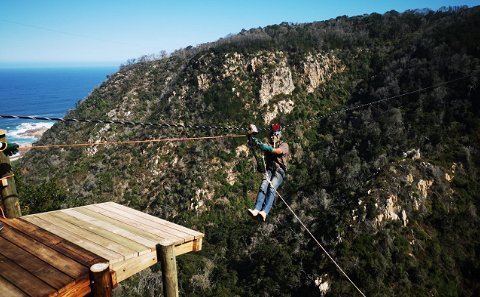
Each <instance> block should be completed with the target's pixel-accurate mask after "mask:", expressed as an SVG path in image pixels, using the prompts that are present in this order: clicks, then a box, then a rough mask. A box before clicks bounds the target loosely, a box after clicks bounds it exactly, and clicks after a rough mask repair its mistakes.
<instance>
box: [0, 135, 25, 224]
mask: <svg viewBox="0 0 480 297" xmlns="http://www.w3.org/2000/svg"><path fill="white" fill-rule="evenodd" d="M0 142H1V143H6V142H7V138H6V131H5V130H3V129H0ZM0 178H1V179H2V180H1V181H2V182H1V183H0V188H1V192H0V194H1V196H2V202H3V206H4V207H5V214H6V215H7V217H8V218H18V217H21V216H22V212H21V210H20V203H19V202H18V193H17V188H16V187H15V179H14V177H13V172H12V166H11V165H10V159H9V158H8V157H7V156H6V155H5V154H4V153H3V152H0Z"/></svg>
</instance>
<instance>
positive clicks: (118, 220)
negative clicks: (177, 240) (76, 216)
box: [75, 207, 168, 244]
mask: <svg viewBox="0 0 480 297" xmlns="http://www.w3.org/2000/svg"><path fill="white" fill-rule="evenodd" d="M75 211H77V212H80V213H82V214H85V215H88V216H91V217H94V218H97V219H99V220H102V221H104V222H108V223H109V224H112V225H114V226H117V227H118V228H121V229H123V230H127V231H128V232H132V233H134V234H136V235H138V236H141V237H143V238H146V239H148V240H151V241H153V242H155V244H157V243H159V242H162V241H165V240H168V239H167V238H168V237H166V236H163V237H162V236H159V235H157V234H152V233H149V232H147V231H145V230H144V229H141V228H138V227H134V226H132V225H129V224H126V223H124V222H123V221H122V219H124V218H123V217H121V216H117V215H115V214H113V215H112V214H108V213H104V212H103V210H102V212H98V211H94V210H91V209H88V208H86V207H82V208H76V209H75Z"/></svg>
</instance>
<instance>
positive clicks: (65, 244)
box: [3, 219, 106, 267]
mask: <svg viewBox="0 0 480 297" xmlns="http://www.w3.org/2000/svg"><path fill="white" fill-rule="evenodd" d="M3 223H4V224H5V225H7V226H9V227H11V228H15V229H16V230H17V231H18V232H22V233H23V234H26V235H27V234H28V236H29V237H31V238H33V239H34V240H37V241H40V242H42V243H43V244H45V245H46V246H48V247H50V248H52V249H54V250H56V251H57V252H59V253H62V254H64V255H66V256H68V257H69V258H71V259H73V260H75V261H76V262H78V263H80V264H82V265H84V266H86V267H90V266H92V265H93V264H95V263H99V262H106V261H105V259H104V258H101V257H100V256H98V255H96V254H94V253H92V252H90V251H87V250H86V249H84V248H82V247H80V246H77V245H73V244H72V243H70V242H69V241H66V240H65V239H63V238H61V237H59V236H57V235H55V234H53V233H50V232H48V231H47V230H44V229H42V228H40V227H38V226H36V225H34V224H32V223H30V222H27V221H25V220H23V219H8V220H3Z"/></svg>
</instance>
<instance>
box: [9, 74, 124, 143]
mask: <svg viewBox="0 0 480 297" xmlns="http://www.w3.org/2000/svg"><path fill="white" fill-rule="evenodd" d="M116 71H118V67H92V68H90V67H78V68H18V69H17V68H12V69H1V68H0V115H26V116H41V117H64V116H65V114H66V112H67V111H68V110H70V109H73V108H74V107H75V104H76V103H77V102H78V101H80V100H82V99H84V98H86V97H87V96H88V95H89V94H90V93H91V91H93V89H94V88H95V87H96V86H99V85H100V84H101V83H102V82H103V81H105V80H106V79H107V75H109V74H113V73H115V72H116ZM54 123H55V122H47V121H32V120H16V119H3V118H0V129H5V130H7V140H8V141H9V142H15V143H18V144H20V145H26V144H32V143H34V142H35V141H37V140H38V139H37V137H38V136H37V137H35V136H34V135H31V134H32V133H29V132H31V131H32V130H37V129H39V130H42V129H40V128H42V127H45V128H50V127H51V126H52V125H53V124H54Z"/></svg>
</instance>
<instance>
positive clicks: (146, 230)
mask: <svg viewBox="0 0 480 297" xmlns="http://www.w3.org/2000/svg"><path fill="white" fill-rule="evenodd" d="M80 209H89V210H93V211H94V212H97V213H99V214H101V215H102V216H106V217H109V218H112V219H115V220H117V221H119V222H122V224H123V225H124V226H126V225H128V226H131V227H134V228H136V229H137V230H139V231H138V232H141V233H143V234H144V235H145V234H152V235H155V236H157V237H159V238H160V240H159V242H169V243H170V244H181V243H183V242H185V239H184V238H182V237H178V236H174V235H172V234H170V233H166V232H164V231H163V230H159V229H154V228H152V227H149V226H146V225H145V224H142V223H141V222H137V221H135V220H131V219H129V218H128V217H125V216H123V215H122V214H118V213H116V212H112V211H109V210H105V209H104V208H101V207H97V206H96V205H87V206H84V207H82V208H80Z"/></svg>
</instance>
